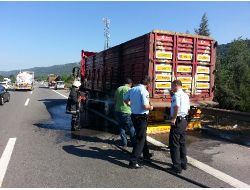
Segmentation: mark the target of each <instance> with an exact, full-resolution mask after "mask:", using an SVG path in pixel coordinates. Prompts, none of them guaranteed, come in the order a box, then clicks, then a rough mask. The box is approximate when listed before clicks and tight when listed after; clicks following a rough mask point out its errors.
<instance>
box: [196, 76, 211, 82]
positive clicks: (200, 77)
mask: <svg viewBox="0 0 250 190" xmlns="http://www.w3.org/2000/svg"><path fill="white" fill-rule="evenodd" d="M196 80H197V81H210V76H209V75H197V77H196Z"/></svg>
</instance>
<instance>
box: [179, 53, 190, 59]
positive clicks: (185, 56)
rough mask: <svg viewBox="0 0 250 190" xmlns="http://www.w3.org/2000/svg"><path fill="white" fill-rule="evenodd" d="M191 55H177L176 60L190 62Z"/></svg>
mask: <svg viewBox="0 0 250 190" xmlns="http://www.w3.org/2000/svg"><path fill="white" fill-rule="evenodd" d="M192 59H193V54H190V53H178V60H192Z"/></svg>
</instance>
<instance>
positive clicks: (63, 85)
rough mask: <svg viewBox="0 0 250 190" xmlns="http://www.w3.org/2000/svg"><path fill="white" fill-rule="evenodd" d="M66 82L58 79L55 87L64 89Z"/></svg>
mask: <svg viewBox="0 0 250 190" xmlns="http://www.w3.org/2000/svg"><path fill="white" fill-rule="evenodd" d="M64 87H65V84H64V81H56V85H55V89H56V90H57V89H64Z"/></svg>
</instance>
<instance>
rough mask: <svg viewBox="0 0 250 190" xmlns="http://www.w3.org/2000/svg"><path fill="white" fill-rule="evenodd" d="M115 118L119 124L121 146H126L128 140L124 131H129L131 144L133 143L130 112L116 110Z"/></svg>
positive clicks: (133, 131) (133, 130)
mask: <svg viewBox="0 0 250 190" xmlns="http://www.w3.org/2000/svg"><path fill="white" fill-rule="evenodd" d="M116 119H117V121H118V123H119V125H120V136H121V140H122V144H123V146H127V143H128V140H127V135H126V132H129V136H130V141H131V143H132V146H134V145H135V128H134V126H133V122H132V120H131V114H128V113H122V112H116Z"/></svg>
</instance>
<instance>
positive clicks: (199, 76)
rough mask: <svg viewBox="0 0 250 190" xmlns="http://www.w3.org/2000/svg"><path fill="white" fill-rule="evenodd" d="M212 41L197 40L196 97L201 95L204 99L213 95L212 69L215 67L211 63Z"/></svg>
mask: <svg viewBox="0 0 250 190" xmlns="http://www.w3.org/2000/svg"><path fill="white" fill-rule="evenodd" d="M212 45H213V44H212V41H211V40H206V39H198V40H197V65H196V76H195V83H196V86H195V87H196V91H195V95H201V96H204V97H209V96H210V93H211V90H212V89H211V85H210V80H211V75H213V73H211V68H213V67H214V65H213V64H212V62H211V54H212V51H211V49H212V48H211V47H212Z"/></svg>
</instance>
